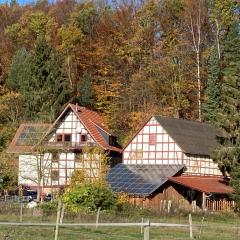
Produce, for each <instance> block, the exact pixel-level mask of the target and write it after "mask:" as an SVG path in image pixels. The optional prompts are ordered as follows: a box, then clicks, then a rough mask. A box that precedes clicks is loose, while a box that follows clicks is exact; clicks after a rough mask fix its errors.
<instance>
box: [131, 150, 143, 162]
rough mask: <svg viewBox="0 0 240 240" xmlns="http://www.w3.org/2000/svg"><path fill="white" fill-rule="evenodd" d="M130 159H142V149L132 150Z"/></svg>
mask: <svg viewBox="0 0 240 240" xmlns="http://www.w3.org/2000/svg"><path fill="white" fill-rule="evenodd" d="M131 155H132V159H135V160H136V159H142V158H143V151H142V150H135V151H133V152H132V154H131Z"/></svg>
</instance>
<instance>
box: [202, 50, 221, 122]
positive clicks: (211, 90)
mask: <svg viewBox="0 0 240 240" xmlns="http://www.w3.org/2000/svg"><path fill="white" fill-rule="evenodd" d="M220 74H221V70H220V64H219V58H218V53H217V50H216V48H215V47H214V48H212V50H211V55H210V59H209V67H208V80H207V87H206V98H207V99H206V101H205V102H204V103H203V109H202V111H203V116H204V120H206V121H208V122H211V123H213V124H215V123H216V121H217V112H218V108H219V101H220V91H221V82H220V81H221V80H220V77H221V76H220Z"/></svg>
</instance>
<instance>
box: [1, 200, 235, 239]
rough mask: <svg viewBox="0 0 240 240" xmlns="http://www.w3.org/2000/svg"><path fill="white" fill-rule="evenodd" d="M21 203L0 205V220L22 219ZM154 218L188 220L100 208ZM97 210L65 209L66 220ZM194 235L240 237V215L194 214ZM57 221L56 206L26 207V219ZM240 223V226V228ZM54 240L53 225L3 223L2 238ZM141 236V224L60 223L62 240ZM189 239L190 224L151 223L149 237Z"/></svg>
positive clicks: (115, 215)
mask: <svg viewBox="0 0 240 240" xmlns="http://www.w3.org/2000/svg"><path fill="white" fill-rule="evenodd" d="M19 210H20V208H19V205H10V206H8V205H6V204H5V205H4V204H2V205H1V206H0V222H19V219H20V218H19V213H20V211H19ZM203 216H204V219H205V220H204V225H203V228H202V234H201V236H200V238H199V233H200V227H199V226H200V225H201V221H202V218H203ZM142 218H143V219H144V221H146V220H147V219H149V220H150V221H151V222H161V223H176V224H188V214H187V213H185V214H184V213H181V214H180V213H176V214H172V215H171V216H168V215H160V214H157V213H151V212H149V211H141V210H134V211H131V210H130V211H126V212H111V213H106V212H101V214H100V219H99V222H141V221H142ZM95 219H96V214H74V213H65V215H64V221H63V222H64V223H95ZM192 219H193V225H194V228H193V236H194V239H202V240H238V239H240V217H239V216H237V215H234V214H205V215H204V214H203V213H199V214H192ZM55 221H56V210H52V211H51V212H44V214H43V213H39V212H38V210H37V211H36V212H33V210H31V209H24V210H23V222H35V223H36V222H37V223H41V222H45V223H46V222H51V223H55ZM238 227H239V228H238ZM45 239H46V240H53V239H54V227H46V226H44V227H36V226H33V227H32V226H31V227H30V226H28V227H23V226H1V225H0V240H45ZM91 239H92V240H125V239H128V240H140V239H143V234H142V233H141V228H140V227H99V228H97V229H96V228H95V227H92V228H85V227H60V233H59V240H91ZM160 239H161V240H180V239H189V229H188V228H176V227H175V228H166V227H151V228H150V240H160Z"/></svg>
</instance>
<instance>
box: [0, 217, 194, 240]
mask: <svg viewBox="0 0 240 240" xmlns="http://www.w3.org/2000/svg"><path fill="white" fill-rule="evenodd" d="M1 225H2V226H19V227H20V226H23V227H24V226H32V227H34V226H38V227H55V231H56V230H57V234H56V232H55V240H58V230H59V228H60V227H70V228H71V227H89V228H91V227H94V228H96V227H140V228H141V229H143V231H141V232H143V240H150V227H167V228H186V229H187V231H189V239H193V225H192V217H191V214H190V215H189V224H175V223H151V222H150V221H146V222H139V223H97V224H95V223H60V222H57V223H29V222H26V223H21V222H0V226H1Z"/></svg>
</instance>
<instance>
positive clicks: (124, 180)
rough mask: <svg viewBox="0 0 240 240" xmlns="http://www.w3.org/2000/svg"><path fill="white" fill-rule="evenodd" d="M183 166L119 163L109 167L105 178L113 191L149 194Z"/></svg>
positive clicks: (136, 194) (140, 194)
mask: <svg viewBox="0 0 240 240" xmlns="http://www.w3.org/2000/svg"><path fill="white" fill-rule="evenodd" d="M183 168H184V166H183V165H139V164H138V165H137V164H136V165H125V164H122V163H119V164H117V165H116V166H115V167H113V168H112V169H110V171H109V173H108V176H107V180H108V182H109V183H110V185H111V188H112V190H113V191H115V192H126V193H128V194H129V195H135V196H149V195H150V194H152V193H153V192H154V191H156V190H157V189H158V188H159V187H160V186H162V185H163V184H164V183H165V182H166V181H167V180H168V178H169V177H172V176H174V175H176V174H177V173H178V172H180V171H181V170H182V169H183Z"/></svg>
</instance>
